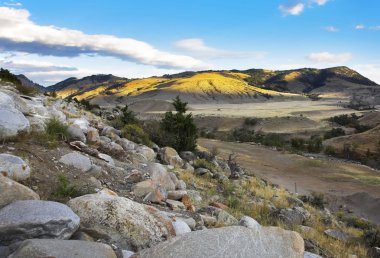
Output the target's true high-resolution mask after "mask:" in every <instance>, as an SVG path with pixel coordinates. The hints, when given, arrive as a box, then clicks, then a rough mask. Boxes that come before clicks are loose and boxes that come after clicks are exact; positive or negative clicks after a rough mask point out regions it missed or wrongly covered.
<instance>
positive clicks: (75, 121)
mask: <svg viewBox="0 0 380 258" xmlns="http://www.w3.org/2000/svg"><path fill="white" fill-rule="evenodd" d="M68 122H69V124H70V125H73V126H76V127H78V128H80V129H81V130H82V132H84V133H87V130H88V128H89V127H90V123H89V122H88V121H87V119H86V118H83V117H82V118H71V119H69V120H68Z"/></svg>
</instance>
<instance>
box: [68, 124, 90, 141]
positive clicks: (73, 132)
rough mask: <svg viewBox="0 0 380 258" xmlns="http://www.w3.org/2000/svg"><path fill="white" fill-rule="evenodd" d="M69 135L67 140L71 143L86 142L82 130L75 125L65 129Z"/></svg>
mask: <svg viewBox="0 0 380 258" xmlns="http://www.w3.org/2000/svg"><path fill="white" fill-rule="evenodd" d="M67 132H68V134H69V140H71V141H81V142H84V143H85V142H86V136H85V135H84V133H83V131H82V129H81V128H80V127H79V126H77V125H70V126H69V127H68V128H67Z"/></svg>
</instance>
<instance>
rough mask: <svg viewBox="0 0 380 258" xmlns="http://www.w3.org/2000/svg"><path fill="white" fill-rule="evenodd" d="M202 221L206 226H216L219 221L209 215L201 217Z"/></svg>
mask: <svg viewBox="0 0 380 258" xmlns="http://www.w3.org/2000/svg"><path fill="white" fill-rule="evenodd" d="M200 217H201V219H202V221H203V224H205V225H206V226H210V227H211V226H215V224H216V223H217V220H216V218H214V217H212V216H208V215H202V214H201V215H200Z"/></svg>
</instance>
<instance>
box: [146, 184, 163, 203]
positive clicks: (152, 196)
mask: <svg viewBox="0 0 380 258" xmlns="http://www.w3.org/2000/svg"><path fill="white" fill-rule="evenodd" d="M167 196H168V194H167V192H166V191H165V190H164V189H162V188H160V187H157V188H156V189H154V191H152V192H150V193H148V194H147V195H146V196H145V198H144V200H143V201H144V202H152V203H162V202H164V201H166V198H167Z"/></svg>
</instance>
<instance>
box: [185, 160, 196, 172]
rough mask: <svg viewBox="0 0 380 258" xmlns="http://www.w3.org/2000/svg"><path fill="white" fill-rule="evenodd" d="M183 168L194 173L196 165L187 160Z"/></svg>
mask: <svg viewBox="0 0 380 258" xmlns="http://www.w3.org/2000/svg"><path fill="white" fill-rule="evenodd" d="M183 169H184V170H186V171H189V172H191V173H194V171H195V169H194V167H193V166H192V165H190V164H189V163H187V162H186V163H185V164H184V165H183Z"/></svg>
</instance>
